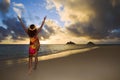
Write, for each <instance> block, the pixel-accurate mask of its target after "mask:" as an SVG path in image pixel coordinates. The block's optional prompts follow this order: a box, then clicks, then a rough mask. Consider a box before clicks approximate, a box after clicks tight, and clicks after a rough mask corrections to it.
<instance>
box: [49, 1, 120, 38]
mask: <svg viewBox="0 0 120 80" xmlns="http://www.w3.org/2000/svg"><path fill="white" fill-rule="evenodd" d="M49 1H51V2H52V3H53V4H54V6H55V8H56V10H57V11H58V14H59V15H60V18H61V20H62V21H64V22H65V28H66V30H67V32H68V33H69V34H70V35H72V36H76V37H88V38H89V39H96V40H97V39H98V40H101V39H115V38H118V39H119V38H120V36H118V34H119V33H120V31H117V32H116V33H115V32H114V33H111V32H112V31H113V30H117V29H120V22H119V21H120V11H119V9H120V0H49Z"/></svg>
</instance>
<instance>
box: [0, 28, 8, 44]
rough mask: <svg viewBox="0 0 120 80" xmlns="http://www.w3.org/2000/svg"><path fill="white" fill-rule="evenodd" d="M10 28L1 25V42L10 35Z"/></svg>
mask: <svg viewBox="0 0 120 80" xmlns="http://www.w3.org/2000/svg"><path fill="white" fill-rule="evenodd" d="M8 33H9V32H8V30H7V29H5V28H3V27H2V26H0V42H1V41H2V40H4V39H5V37H7V36H8Z"/></svg>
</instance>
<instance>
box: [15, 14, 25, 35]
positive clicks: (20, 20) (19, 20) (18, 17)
mask: <svg viewBox="0 0 120 80" xmlns="http://www.w3.org/2000/svg"><path fill="white" fill-rule="evenodd" d="M17 17H18V19H19V21H20V23H21V25H22V27H23V29H24V31H25V32H26V33H27V28H26V26H25V25H24V23H23V22H22V19H21V18H20V17H19V16H17Z"/></svg>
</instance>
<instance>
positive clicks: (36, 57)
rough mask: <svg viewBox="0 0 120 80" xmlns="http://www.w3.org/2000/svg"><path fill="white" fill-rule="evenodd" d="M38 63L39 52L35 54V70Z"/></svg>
mask: <svg viewBox="0 0 120 80" xmlns="http://www.w3.org/2000/svg"><path fill="white" fill-rule="evenodd" d="M37 64H38V52H37V53H36V55H35V65H34V70H36V68H37Z"/></svg>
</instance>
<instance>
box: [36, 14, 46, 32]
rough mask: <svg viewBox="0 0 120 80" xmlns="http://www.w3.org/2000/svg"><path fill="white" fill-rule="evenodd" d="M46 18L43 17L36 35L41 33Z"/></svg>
mask: <svg viewBox="0 0 120 80" xmlns="http://www.w3.org/2000/svg"><path fill="white" fill-rule="evenodd" d="M46 17H47V16H45V17H44V19H43V21H42V24H41V26H40V27H39V28H38V33H39V32H40V31H41V29H42V27H43V25H44V23H45V20H46Z"/></svg>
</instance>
